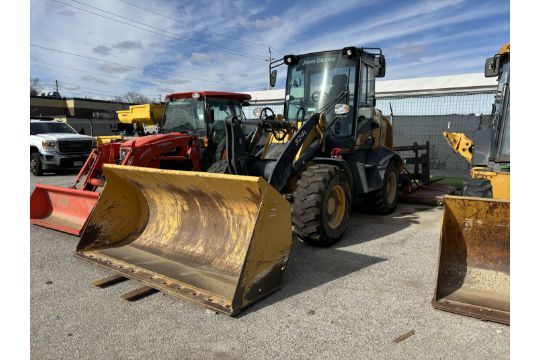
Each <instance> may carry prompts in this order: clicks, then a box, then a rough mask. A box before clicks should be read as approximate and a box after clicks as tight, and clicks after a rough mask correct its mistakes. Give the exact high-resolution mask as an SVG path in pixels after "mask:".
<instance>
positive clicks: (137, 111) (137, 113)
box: [116, 104, 164, 126]
mask: <svg viewBox="0 0 540 360" xmlns="http://www.w3.org/2000/svg"><path fill="white" fill-rule="evenodd" d="M163 112H164V107H163V105H161V104H142V105H132V106H130V107H129V110H119V111H117V112H116V114H117V115H118V121H120V122H121V123H124V124H135V123H140V124H145V125H147V126H149V125H156V124H160V123H161V120H162V119H163Z"/></svg>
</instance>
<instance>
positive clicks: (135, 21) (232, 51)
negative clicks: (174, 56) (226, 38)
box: [52, 0, 265, 60]
mask: <svg viewBox="0 0 540 360" xmlns="http://www.w3.org/2000/svg"><path fill="white" fill-rule="evenodd" d="M52 1H54V2H57V3H59V4H62V5H65V6H69V7H72V8H74V9H77V10H81V11H84V12H87V13H90V14H93V15H96V16H99V17H102V18H105V19H108V20H111V21H115V22H117V23H120V24H124V25H127V26H131V27H134V28H136V29H139V30H143V31H147V32H150V33H153V34H157V35H160V36H163V37H167V38H171V39H175V40H178V41H181V42H187V43H191V44H195V45H197V46H202V47H206V48H216V49H220V50H223V51H226V52H229V53H232V54H234V55H238V56H243V57H247V58H251V59H255V60H262V59H265V57H263V56H260V55H255V54H248V53H244V52H241V51H236V50H233V49H229V48H226V47H222V46H218V45H210V44H206V43H204V42H200V41H199V42H197V41H192V40H187V39H184V38H182V37H180V36H181V35H179V34H176V33H173V32H170V31H167V30H163V29H160V28H157V27H154V26H152V25H148V24H144V23H141V22H139V21H137V20H133V19H130V18H127V17H124V16H122V15H118V14H115V13H112V12H109V11H106V10H103V9H99V8H97V7H94V6H91V5H87V4H84V3H81V2H79V1H76V0H71V1H73V2H76V3H79V4H82V5H84V6H87V7H89V8H92V9H96V10H99V11H101V12H104V13H106V14H110V15H113V16H116V17H119V18H121V19H125V20H128V21H131V22H133V23H135V24H139V25H143V26H146V27H149V28H152V29H156V30H158V31H160V32H156V31H152V30H149V29H146V28H143V27H140V26H137V25H134V24H130V23H127V22H124V21H121V20H118V19H114V18H111V17H108V16H105V15H102V14H98V13H95V12H92V11H90V10H87V9H83V8H80V7H77V6H74V5H70V4H66V3H64V2H62V1H59V0H52ZM163 33H169V34H173V35H174V36H171V35H166V34H163Z"/></svg>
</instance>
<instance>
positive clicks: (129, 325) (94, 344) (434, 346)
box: [31, 174, 510, 360]
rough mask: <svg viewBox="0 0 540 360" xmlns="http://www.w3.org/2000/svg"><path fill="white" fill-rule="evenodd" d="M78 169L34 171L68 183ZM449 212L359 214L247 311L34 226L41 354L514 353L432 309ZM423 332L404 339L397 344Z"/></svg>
mask: <svg viewBox="0 0 540 360" xmlns="http://www.w3.org/2000/svg"><path fill="white" fill-rule="evenodd" d="M73 179H74V175H73V174H68V175H62V176H43V177H40V178H36V177H34V176H32V177H31V186H32V188H33V187H34V185H35V184H36V183H47V184H54V185H61V186H67V185H70V184H71V183H72V181H73ZM441 215H442V212H441V209H437V208H430V207H423V206H417V205H404V204H400V205H398V208H397V209H396V211H395V213H394V214H391V215H388V216H372V215H367V214H364V213H359V212H355V213H353V215H352V217H351V222H350V225H349V229H348V230H347V232H346V235H345V237H344V239H343V240H342V241H341V242H340V243H339V244H337V245H336V246H334V247H332V248H323V249H321V248H312V247H309V246H306V245H304V244H302V243H300V242H298V241H296V240H295V241H294V245H293V249H292V252H291V257H290V261H289V266H288V268H287V270H286V273H285V280H284V284H283V289H281V290H280V291H278V292H277V293H275V294H273V295H271V296H269V297H268V298H266V299H264V300H262V301H260V302H258V303H256V304H255V305H253V306H251V307H250V308H248V309H247V310H246V311H245V312H244V313H242V314H241V315H240V316H239V317H237V318H230V317H228V316H226V315H218V314H214V313H211V312H209V311H205V308H203V307H202V306H198V305H195V304H191V303H187V302H184V301H182V300H179V299H176V298H173V297H170V296H167V295H164V294H161V293H158V294H155V295H152V296H149V297H146V298H144V299H142V300H139V301H137V302H134V303H130V302H127V301H124V300H122V299H121V298H120V296H121V295H122V294H124V293H126V292H128V291H131V290H134V289H136V288H138V287H140V285H139V284H137V283H136V282H134V281H127V282H124V283H121V284H118V285H115V286H113V287H110V288H107V289H98V288H95V287H93V286H91V285H90V283H91V282H92V281H93V280H97V279H100V278H104V277H107V276H110V275H112V272H111V271H108V270H107V269H104V268H101V267H98V266H97V265H95V264H92V263H87V262H85V261H83V260H80V259H77V258H75V257H74V256H73V253H74V251H75V247H76V245H77V241H78V238H76V237H74V236H70V235H67V234H63V233H59V232H55V231H52V230H49V229H43V228H40V227H37V226H31V355H32V358H34V359H276V358H281V359H361V358H364V359H490V360H494V359H506V358H509V352H510V340H509V338H510V328H509V327H508V326H504V325H499V324H495V323H490V322H484V321H480V320H477V319H473V318H469V317H465V316H460V315H455V314H451V313H447V312H443V311H438V310H434V309H433V308H432V307H431V304H430V300H431V298H432V296H433V289H434V286H435V277H436V274H435V271H436V265H437V264H436V263H437V255H438V240H439V227H440V220H441ZM411 330H414V332H415V333H414V335H412V336H411V337H409V338H407V339H405V340H403V341H401V342H399V343H394V342H393V341H392V340H393V339H395V338H396V337H398V336H400V335H403V334H405V333H407V332H409V331H411Z"/></svg>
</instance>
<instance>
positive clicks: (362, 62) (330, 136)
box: [274, 47, 385, 149]
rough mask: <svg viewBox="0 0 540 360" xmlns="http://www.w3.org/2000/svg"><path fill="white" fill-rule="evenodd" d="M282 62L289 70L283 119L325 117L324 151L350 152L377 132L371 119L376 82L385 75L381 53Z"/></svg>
mask: <svg viewBox="0 0 540 360" xmlns="http://www.w3.org/2000/svg"><path fill="white" fill-rule="evenodd" d="M368 50H374V52H369V51H368ZM283 63H284V64H286V65H288V69H287V80H286V81H287V82H286V87H285V117H286V118H287V119H288V121H295V122H303V121H305V120H306V119H309V118H310V117H311V116H312V115H313V114H314V113H324V114H325V116H326V127H327V131H326V142H327V144H328V146H326V148H327V149H332V148H334V147H338V148H347V149H353V148H354V147H355V144H357V143H358V141H357V138H359V137H360V138H362V137H366V138H367V137H368V136H369V134H371V132H372V131H373V129H374V128H376V127H377V125H374V119H373V113H374V109H375V77H383V76H384V74H385V60H384V55H382V51H381V49H366V48H356V47H348V48H344V49H342V50H333V51H324V52H318V53H310V54H304V55H287V56H285V57H284V58H283ZM279 65H281V63H278V64H276V65H274V67H275V66H279ZM365 146H366V147H370V146H371V144H369V143H367V144H365Z"/></svg>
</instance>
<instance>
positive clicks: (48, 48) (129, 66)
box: [30, 44, 246, 88]
mask: <svg viewBox="0 0 540 360" xmlns="http://www.w3.org/2000/svg"><path fill="white" fill-rule="evenodd" d="M30 46H32V47H36V48H40V49H44V50H49V51H54V52H57V53H61V54H66V55H71V56H77V57H80V58H84V59H88V60H93V61H100V62H104V63H108V64H112V65H118V66H125V67H128V68H131V69H136V70H142V71H147V72H154V73H160V74H164V75H172V76H176V77H179V78H185V79H190V80H198V81H203V82H208V83H214V84H221V85H229V86H236V87H242V88H245V87H246V86H245V85H241V84H235V83H226V82H223V81H213V80H206V79H201V78H197V77H194V76H186V75H178V74H176V73H169V72H165V71H160V70H148V69H144V68H141V67H137V66H133V65H128V64H122V63H118V62H114V61H109V60H104V59H99V58H95V57H92V56H88V55H81V54H76V53H73V52H69V51H64V50H58V49H53V48H50V47H46V46H41V45H36V44H30Z"/></svg>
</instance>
